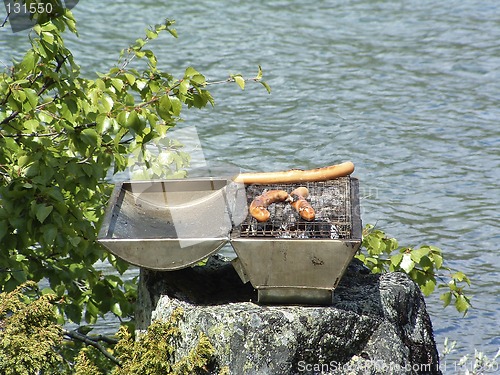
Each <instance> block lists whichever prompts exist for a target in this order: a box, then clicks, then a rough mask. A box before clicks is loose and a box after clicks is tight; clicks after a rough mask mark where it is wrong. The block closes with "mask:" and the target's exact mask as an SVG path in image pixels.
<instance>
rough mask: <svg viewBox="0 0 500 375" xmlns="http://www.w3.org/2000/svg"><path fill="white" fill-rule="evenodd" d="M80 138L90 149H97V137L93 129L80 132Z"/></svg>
mask: <svg viewBox="0 0 500 375" xmlns="http://www.w3.org/2000/svg"><path fill="white" fill-rule="evenodd" d="M80 137H81V139H82V141H83V142H84V143H85V144H87V145H89V146H91V147H97V145H98V138H99V137H98V135H97V132H96V131H95V129H92V128H87V129H83V130H82V132H81V133H80Z"/></svg>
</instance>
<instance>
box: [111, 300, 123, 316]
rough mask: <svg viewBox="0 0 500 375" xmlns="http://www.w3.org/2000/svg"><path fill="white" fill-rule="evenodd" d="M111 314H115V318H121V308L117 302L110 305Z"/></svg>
mask: <svg viewBox="0 0 500 375" xmlns="http://www.w3.org/2000/svg"><path fill="white" fill-rule="evenodd" d="M111 312H112V313H113V314H115V315H116V316H122V315H123V313H122V308H121V307H120V304H119V303H118V302H116V303H114V304H113V305H111Z"/></svg>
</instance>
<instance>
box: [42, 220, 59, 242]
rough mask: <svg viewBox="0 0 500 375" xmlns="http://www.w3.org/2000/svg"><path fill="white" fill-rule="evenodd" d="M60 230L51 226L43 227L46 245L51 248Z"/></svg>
mask: <svg viewBox="0 0 500 375" xmlns="http://www.w3.org/2000/svg"><path fill="white" fill-rule="evenodd" d="M57 232H58V228H57V226H55V225H52V224H49V225H45V226H44V227H43V240H44V241H45V244H46V245H48V246H51V245H52V244H53V243H54V241H55V239H56V236H57Z"/></svg>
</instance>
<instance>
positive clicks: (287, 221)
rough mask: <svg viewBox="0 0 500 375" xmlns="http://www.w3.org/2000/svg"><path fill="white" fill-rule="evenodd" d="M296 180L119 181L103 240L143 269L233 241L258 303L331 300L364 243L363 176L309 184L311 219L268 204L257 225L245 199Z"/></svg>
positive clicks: (187, 261)
mask: <svg viewBox="0 0 500 375" xmlns="http://www.w3.org/2000/svg"><path fill="white" fill-rule="evenodd" d="M298 186H299V185H298V184H283V185H250V186H244V185H241V184H235V183H233V182H230V181H228V180H225V179H185V180H166V181H151V182H126V183H122V184H119V185H117V186H116V188H115V191H114V193H113V196H112V198H111V201H110V204H109V207H108V212H107V213H106V218H105V221H104V225H103V227H102V229H101V231H100V234H99V241H100V242H101V243H102V244H103V245H104V246H106V247H107V248H108V249H109V250H110V251H111V252H112V253H114V254H115V255H116V256H118V257H120V258H122V259H124V260H126V261H128V262H129V263H132V264H135V265H137V266H140V267H144V268H150V269H157V270H176V269H180V268H185V267H188V266H191V265H193V264H195V263H197V262H199V261H200V260H202V259H204V258H206V257H208V256H209V255H211V254H213V253H215V252H217V251H218V250H219V249H220V248H221V247H222V246H223V245H224V244H226V243H227V242H230V243H231V245H232V246H233V248H234V250H235V252H236V254H237V255H238V259H237V260H235V261H234V262H233V265H234V267H235V269H236V271H237V273H238V274H239V276H240V278H241V280H242V281H243V282H250V283H251V284H252V285H253V287H254V288H256V289H257V291H258V296H259V302H261V303H306V304H330V303H331V302H332V296H333V291H334V289H335V288H336V286H337V285H338V283H339V281H340V279H341V277H342V275H343V274H344V272H345V269H346V268H347V266H348V264H349V263H350V261H351V259H352V257H353V256H354V254H355V253H356V251H357V250H358V248H359V246H360V244H361V219H360V213H359V196H358V181H357V179H355V178H351V177H342V178H339V179H335V180H331V181H326V182H312V183H306V186H307V188H308V189H309V197H308V198H307V199H308V201H309V202H310V203H311V205H312V206H313V207H314V209H315V211H316V218H315V220H314V221H311V222H307V221H304V220H303V219H301V218H300V217H299V215H298V214H297V212H295V211H294V210H293V209H292V207H291V205H290V204H289V203H276V204H273V205H271V206H270V207H269V210H270V212H271V218H270V220H269V221H268V222H266V223H258V222H257V221H256V220H255V219H254V218H252V217H251V216H250V215H249V214H248V204H249V203H250V202H251V201H252V200H253V199H254V198H255V197H256V196H258V195H260V194H262V192H263V191H265V190H268V189H283V190H286V191H288V192H291V191H292V190H293V189H295V188H296V187H298Z"/></svg>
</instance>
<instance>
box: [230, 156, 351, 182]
mask: <svg viewBox="0 0 500 375" xmlns="http://www.w3.org/2000/svg"><path fill="white" fill-rule="evenodd" d="M353 171H354V164H353V163H352V162H350V161H346V162H345V163H341V164H337V165H330V166H329V167H323V168H316V169H309V170H305V171H304V170H301V169H291V170H289V171H283V172H260V173H240V174H239V175H238V176H236V177H235V178H234V181H235V182H240V183H244V184H247V185H248V184H286V183H300V182H306V181H328V180H333V179H335V178H338V177H343V176H347V175H350V174H351V173H352V172H353Z"/></svg>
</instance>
